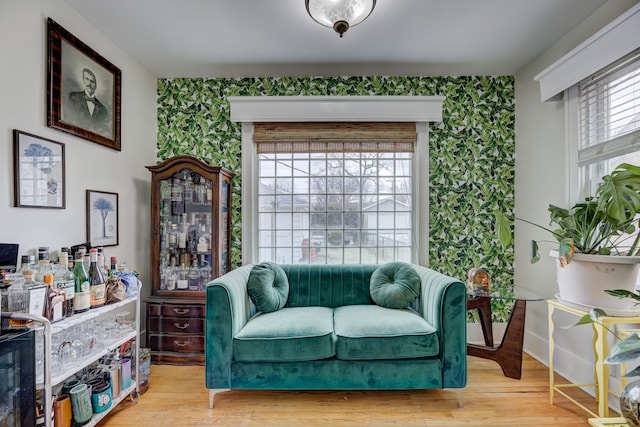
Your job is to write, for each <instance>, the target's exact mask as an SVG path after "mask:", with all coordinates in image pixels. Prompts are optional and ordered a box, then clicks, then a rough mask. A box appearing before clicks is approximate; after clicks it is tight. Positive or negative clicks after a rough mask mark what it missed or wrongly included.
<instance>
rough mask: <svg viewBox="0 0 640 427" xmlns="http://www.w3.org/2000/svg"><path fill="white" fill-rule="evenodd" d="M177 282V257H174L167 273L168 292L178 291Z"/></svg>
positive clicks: (166, 285) (166, 284)
mask: <svg viewBox="0 0 640 427" xmlns="http://www.w3.org/2000/svg"><path fill="white" fill-rule="evenodd" d="M177 280H178V270H177V268H176V257H175V256H174V255H172V256H171V261H169V266H168V267H167V271H166V272H165V281H166V282H165V287H166V290H168V291H174V290H175V289H176V282H177Z"/></svg>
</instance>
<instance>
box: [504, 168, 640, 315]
mask: <svg viewBox="0 0 640 427" xmlns="http://www.w3.org/2000/svg"><path fill="white" fill-rule="evenodd" d="M549 213H550V225H549V226H548V227H545V226H541V225H538V224H536V223H533V222H531V221H528V220H525V219H522V218H518V217H510V216H508V215H505V214H504V213H502V212H495V213H494V214H495V217H496V232H497V234H498V238H499V240H500V242H501V243H502V244H503V245H505V246H506V245H509V244H510V243H511V241H512V234H511V222H512V221H513V220H514V219H516V220H520V221H523V222H526V223H528V224H531V225H533V226H535V227H538V228H540V229H543V230H545V231H547V232H549V233H550V234H551V235H552V236H553V237H554V238H555V240H556V242H557V244H558V247H557V249H556V250H552V251H551V255H552V257H554V258H555V259H556V265H557V267H558V268H557V270H556V271H557V277H558V287H559V290H560V298H561V299H562V300H564V301H566V302H570V303H576V304H579V305H586V306H591V307H596V306H598V307H602V308H604V309H610V310H611V309H613V310H623V311H624V310H631V309H632V308H633V305H632V303H630V302H628V301H621V300H618V299H616V298H614V297H609V299H605V300H604V301H603V296H602V295H603V294H602V291H603V290H605V289H611V288H613V287H622V288H623V289H626V290H629V291H633V289H634V286H635V282H636V279H637V276H638V270H639V268H640V256H638V255H640V234H639V233H636V227H637V226H638V221H639V219H638V214H639V213H640V167H638V166H634V165H630V164H627V163H623V164H621V165H619V166H618V167H616V168H615V169H614V170H613V172H611V174H609V175H605V176H604V177H602V184H601V185H600V186H599V187H598V189H597V190H596V193H595V195H594V196H593V197H587V198H585V199H584V200H581V201H578V202H577V203H576V204H574V205H573V206H572V207H571V208H569V209H565V208H561V207H558V206H554V205H549ZM539 259H540V254H539V246H538V242H537V241H532V257H531V262H532V263H533V262H537V261H538V260H539ZM589 282H593V285H594V286H595V288H593V286H590V285H589V284H588V283H589ZM622 282H625V283H626V284H624V285H622V284H621V283H622ZM605 298H607V297H605Z"/></svg>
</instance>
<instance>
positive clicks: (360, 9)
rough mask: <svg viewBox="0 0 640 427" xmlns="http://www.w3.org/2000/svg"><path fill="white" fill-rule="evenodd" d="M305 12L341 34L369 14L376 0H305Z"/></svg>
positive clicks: (319, 22)
mask: <svg viewBox="0 0 640 427" xmlns="http://www.w3.org/2000/svg"><path fill="white" fill-rule="evenodd" d="M305 5H306V7H307V12H308V13H309V16H311V18H313V20H314V21H316V22H317V23H318V24H320V25H324V26H325V27H329V28H333V29H334V30H336V32H337V33H339V34H340V37H342V34H343V33H344V32H345V31H347V30H348V29H349V28H351V27H353V26H354V25H358V24H359V23H361V22H362V21H364V20H365V19H367V17H368V16H369V15H370V14H371V12H372V11H373V8H374V7H375V6H376V0H305Z"/></svg>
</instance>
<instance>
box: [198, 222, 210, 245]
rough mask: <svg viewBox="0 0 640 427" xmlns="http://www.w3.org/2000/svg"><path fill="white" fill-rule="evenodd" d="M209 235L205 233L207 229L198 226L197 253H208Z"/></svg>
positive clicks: (201, 225) (203, 226) (202, 225)
mask: <svg viewBox="0 0 640 427" xmlns="http://www.w3.org/2000/svg"><path fill="white" fill-rule="evenodd" d="M210 236H211V235H210V234H209V233H208V232H207V227H206V226H205V225H204V224H200V230H199V231H198V245H197V247H196V250H197V251H198V252H209V238H210Z"/></svg>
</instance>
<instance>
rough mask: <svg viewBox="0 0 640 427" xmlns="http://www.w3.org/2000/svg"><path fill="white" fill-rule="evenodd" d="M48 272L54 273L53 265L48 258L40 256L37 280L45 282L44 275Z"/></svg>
mask: <svg viewBox="0 0 640 427" xmlns="http://www.w3.org/2000/svg"><path fill="white" fill-rule="evenodd" d="M47 274H51V275H53V274H54V272H53V266H52V265H51V263H50V262H49V259H47V258H40V259H39V260H38V270H37V271H36V276H35V281H36V282H44V276H45V275H47Z"/></svg>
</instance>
